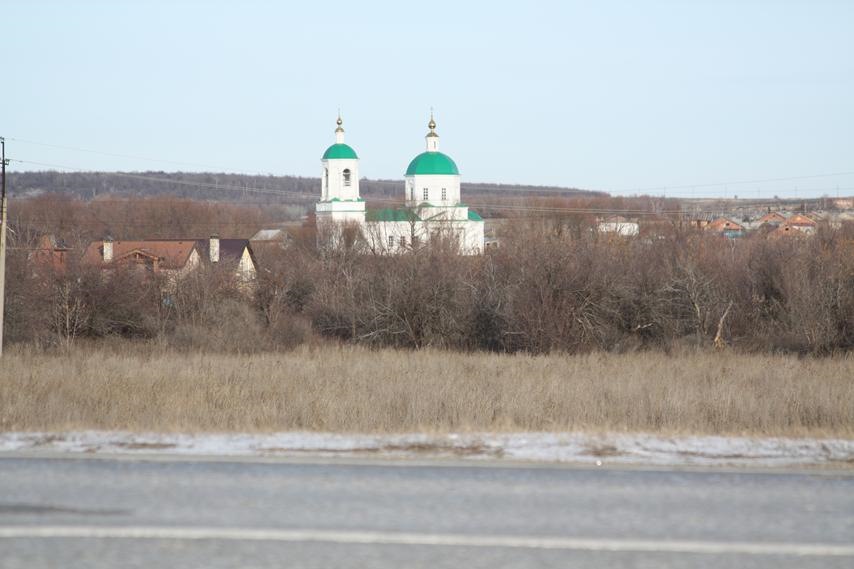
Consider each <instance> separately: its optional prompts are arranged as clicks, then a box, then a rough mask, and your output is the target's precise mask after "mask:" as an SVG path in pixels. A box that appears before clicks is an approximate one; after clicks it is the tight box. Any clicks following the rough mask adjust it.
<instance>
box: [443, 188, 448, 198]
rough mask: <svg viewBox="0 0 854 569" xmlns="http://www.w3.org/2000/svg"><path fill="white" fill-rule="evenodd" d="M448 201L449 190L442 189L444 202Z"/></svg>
mask: <svg viewBox="0 0 854 569" xmlns="http://www.w3.org/2000/svg"><path fill="white" fill-rule="evenodd" d="M446 199H448V189H447V188H442V201H445V200H446Z"/></svg>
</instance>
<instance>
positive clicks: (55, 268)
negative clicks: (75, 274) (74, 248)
mask: <svg viewBox="0 0 854 569" xmlns="http://www.w3.org/2000/svg"><path fill="white" fill-rule="evenodd" d="M69 254H70V249H69V247H68V246H67V245H66V244H65V243H63V242H62V241H60V240H59V239H57V238H56V237H55V236H53V235H42V236H41V237H39V240H38V242H37V243H36V246H35V248H34V249H33V250H32V252H31V253H30V254H29V257H28V258H29V262H30V265H31V266H32V267H33V269H34V271H35V272H36V273H41V272H53V273H54V274H61V273H64V272H65V270H66V268H67V266H68V260H69Z"/></svg>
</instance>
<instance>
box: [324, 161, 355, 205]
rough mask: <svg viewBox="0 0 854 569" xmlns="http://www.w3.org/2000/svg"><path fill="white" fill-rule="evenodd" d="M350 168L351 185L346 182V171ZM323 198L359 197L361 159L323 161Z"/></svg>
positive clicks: (346, 198) (353, 198)
mask: <svg viewBox="0 0 854 569" xmlns="http://www.w3.org/2000/svg"><path fill="white" fill-rule="evenodd" d="M345 170H350V185H347V184H346V183H345V177H344V171H345ZM321 176H322V181H321V200H322V201H329V200H332V199H334V198H338V199H339V200H355V199H357V198H358V197H359V161H358V160H356V159H351V158H346V159H344V158H338V159H334V160H324V161H323V171H322V172H321Z"/></svg>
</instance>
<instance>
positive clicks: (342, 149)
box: [321, 143, 359, 160]
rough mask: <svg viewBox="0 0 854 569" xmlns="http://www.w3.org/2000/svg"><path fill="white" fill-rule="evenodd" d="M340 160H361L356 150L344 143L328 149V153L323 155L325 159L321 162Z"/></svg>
mask: <svg viewBox="0 0 854 569" xmlns="http://www.w3.org/2000/svg"><path fill="white" fill-rule="evenodd" d="M339 158H352V159H353V160H358V159H359V157H358V156H356V151H355V150H353V149H352V148H351V147H350V146H348V145H346V144H344V143H340V144H333V145H332V146H330V147H329V148H327V149H326V152H324V153H323V158H321V160H336V159H339Z"/></svg>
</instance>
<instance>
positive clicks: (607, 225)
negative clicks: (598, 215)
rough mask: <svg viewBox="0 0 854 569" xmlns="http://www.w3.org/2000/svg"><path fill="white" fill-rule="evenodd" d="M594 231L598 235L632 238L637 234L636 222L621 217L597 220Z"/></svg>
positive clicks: (613, 216) (614, 216) (615, 216)
mask: <svg viewBox="0 0 854 569" xmlns="http://www.w3.org/2000/svg"><path fill="white" fill-rule="evenodd" d="M596 230H597V231H599V232H600V233H613V234H615V235H621V236H623V237H634V236H635V235H637V234H638V233H639V226H638V222H637V220H634V219H628V218H626V217H623V216H622V215H612V216H609V217H605V218H602V219H599V220H598V222H597V224H596Z"/></svg>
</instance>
